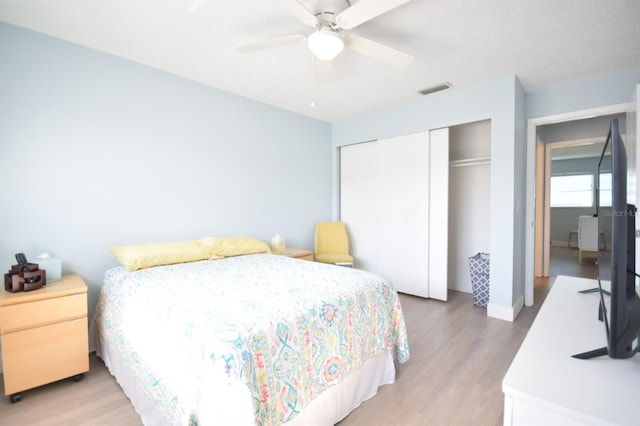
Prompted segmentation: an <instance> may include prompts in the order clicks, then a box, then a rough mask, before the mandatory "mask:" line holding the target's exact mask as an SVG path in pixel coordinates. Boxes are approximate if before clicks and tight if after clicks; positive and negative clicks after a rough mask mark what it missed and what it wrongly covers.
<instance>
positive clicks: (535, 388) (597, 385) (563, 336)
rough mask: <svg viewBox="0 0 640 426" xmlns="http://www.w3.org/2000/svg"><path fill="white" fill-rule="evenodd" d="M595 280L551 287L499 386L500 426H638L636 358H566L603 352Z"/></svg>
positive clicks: (562, 280)
mask: <svg viewBox="0 0 640 426" xmlns="http://www.w3.org/2000/svg"><path fill="white" fill-rule="evenodd" d="M595 286H597V282H596V281H595V280H588V279H583V278H574V277H563V276H560V277H558V278H557V279H556V281H555V283H554V284H553V287H552V289H551V290H550V292H549V294H548V295H547V298H546V300H545V302H544V303H543V305H542V307H541V308H540V311H539V313H538V316H537V317H536V319H535V320H534V322H533V324H532V326H531V329H530V330H529V333H528V334H527V337H526V338H525V340H524V341H523V342H522V346H521V347H520V349H519V351H518V353H517V354H516V356H515V358H514V359H513V362H512V363H511V366H510V367H509V370H508V371H507V374H506V375H505V377H504V379H503V381H502V391H503V392H504V424H505V425H562V426H568V425H638V424H640V408H639V407H640V354H638V355H636V356H635V357H633V358H631V359H627V360H614V359H611V358H609V357H600V358H594V359H591V360H580V359H575V358H572V357H571V355H574V354H577V353H581V352H586V351H589V350H592V349H597V348H600V347H603V346H606V335H605V329H604V325H603V323H602V322H600V321H598V303H599V297H600V296H599V295H598V293H591V294H579V293H578V290H583V289H588V288H593V287H595Z"/></svg>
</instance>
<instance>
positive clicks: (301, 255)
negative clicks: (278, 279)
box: [273, 248, 313, 260]
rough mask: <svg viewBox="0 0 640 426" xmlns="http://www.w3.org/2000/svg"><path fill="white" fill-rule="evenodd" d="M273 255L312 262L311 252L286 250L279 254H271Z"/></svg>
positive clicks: (293, 249)
mask: <svg viewBox="0 0 640 426" xmlns="http://www.w3.org/2000/svg"><path fill="white" fill-rule="evenodd" d="M273 254H277V255H280V256H287V257H295V258H296V259H302V260H313V252H312V251H310V250H302V249H295V248H288V249H285V250H284V251H281V252H279V253H276V252H273Z"/></svg>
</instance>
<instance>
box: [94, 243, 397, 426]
mask: <svg viewBox="0 0 640 426" xmlns="http://www.w3.org/2000/svg"><path fill="white" fill-rule="evenodd" d="M94 325H95V326H96V327H97V330H98V332H99V333H100V334H101V335H102V337H103V339H104V340H106V342H108V344H109V345H110V346H111V347H112V348H115V349H116V350H117V352H118V353H119V355H120V357H121V358H122V359H124V360H126V363H127V365H128V367H127V368H130V369H131V372H132V373H133V374H134V375H135V377H136V380H137V381H138V382H139V383H142V384H143V387H144V389H145V392H146V393H147V396H148V397H149V398H150V399H151V400H152V401H153V403H154V404H155V405H156V406H157V407H158V408H159V409H160V410H161V411H162V412H164V414H165V416H166V418H167V423H168V424H239V423H242V424H256V425H276V424H281V423H285V422H286V421H288V420H290V419H292V418H294V417H295V415H296V414H297V413H298V412H299V411H300V410H302V409H303V408H304V407H305V406H306V405H307V404H308V403H309V402H310V401H311V400H312V399H313V398H315V397H316V396H317V395H319V394H320V393H321V392H322V391H323V390H325V389H327V388H330V387H331V386H334V385H336V384H338V383H340V382H341V381H342V380H343V378H344V377H346V376H347V375H348V374H349V373H351V372H353V371H356V370H358V369H359V368H360V367H361V366H362V364H363V363H364V361H365V360H367V359H369V358H371V357H373V356H376V355H379V354H381V353H383V352H385V351H389V350H393V349H394V348H395V350H396V356H397V360H398V362H400V363H404V362H406V361H407V360H408V359H409V347H408V342H407V332H406V327H405V323H404V317H403V313H402V308H401V305H400V300H399V298H398V295H397V293H396V290H395V289H394V287H393V285H392V284H391V283H390V282H388V281H386V280H384V279H382V278H380V277H378V276H376V275H374V274H371V273H368V272H365V271H361V270H357V269H352V268H345V267H338V266H334V265H327V264H321V263H316V262H310V261H303V260H299V259H291V258H288V257H285V256H276V255H272V254H256V255H247V256H238V257H232V258H226V259H221V260H212V261H200V262H192V263H184V264H180V265H168V266H159V267H153V268H148V269H143V270H139V271H127V270H126V269H125V268H123V267H116V268H112V269H110V270H108V271H107V272H106V273H105V282H104V286H103V287H102V290H101V293H100V298H99V301H98V305H97V308H96V313H95V316H94Z"/></svg>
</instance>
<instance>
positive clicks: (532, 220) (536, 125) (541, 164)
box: [525, 104, 628, 306]
mask: <svg viewBox="0 0 640 426" xmlns="http://www.w3.org/2000/svg"><path fill="white" fill-rule="evenodd" d="M627 110H628V104H618V105H612V106H608V107H601V108H595V109H591V110H584V111H575V112H571V113H565V114H559V115H554V116H548V117H540V118H536V119H530V120H529V121H528V128H527V200H528V204H529V205H534V206H535V207H534V208H530V209H527V212H526V223H527V224H529V226H528V228H527V230H526V242H527V243H526V247H525V257H526V261H525V305H526V306H533V302H534V300H533V296H534V292H533V290H534V277H536V276H542V277H545V276H546V277H548V276H549V275H550V272H551V271H550V267H551V212H550V207H549V195H550V194H549V190H548V188H549V182H550V176H551V157H550V156H547V155H546V143H547V142H546V141H545V140H544V139H543V138H544V137H547V139H549V140H550V139H551V137H550V136H549V135H550V134H553V133H554V132H556V131H558V132H559V130H560V129H562V128H564V129H563V130H562V131H563V132H565V131H570V129H571V128H572V129H573V130H572V131H571V132H572V134H573V136H564V137H563V138H565V139H566V141H569V145H570V142H571V141H573V142H576V141H580V140H581V139H582V140H583V141H584V140H585V139H589V138H597V137H600V138H603V139H604V137H606V130H602V129H599V128H598V132H599V133H598V134H596V135H591V136H587V135H586V134H583V133H580V132H583V131H584V130H585V129H587V128H588V127H589V126H588V124H589V122H590V121H591V120H593V121H594V122H597V120H599V119H600V117H606V116H618V115H622V116H624V115H625V114H626V112H627ZM605 120H606V118H605ZM609 120H610V118H609ZM544 126H549V127H548V128H546V129H547V130H549V132H547V133H548V134H546V135H545V127H544ZM553 126H557V127H553ZM596 128H597V127H596ZM605 129H606V126H605ZM603 132H604V134H602V133H603ZM569 134H571V133H569ZM568 236H569V233H568V232H567V238H568Z"/></svg>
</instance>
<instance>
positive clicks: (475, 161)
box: [449, 157, 491, 167]
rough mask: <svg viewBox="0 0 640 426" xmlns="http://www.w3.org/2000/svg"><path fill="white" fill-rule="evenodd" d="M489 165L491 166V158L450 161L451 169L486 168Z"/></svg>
mask: <svg viewBox="0 0 640 426" xmlns="http://www.w3.org/2000/svg"><path fill="white" fill-rule="evenodd" d="M487 164H491V157H484V158H470V159H468V160H453V161H449V167H467V166H484V165H487Z"/></svg>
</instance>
